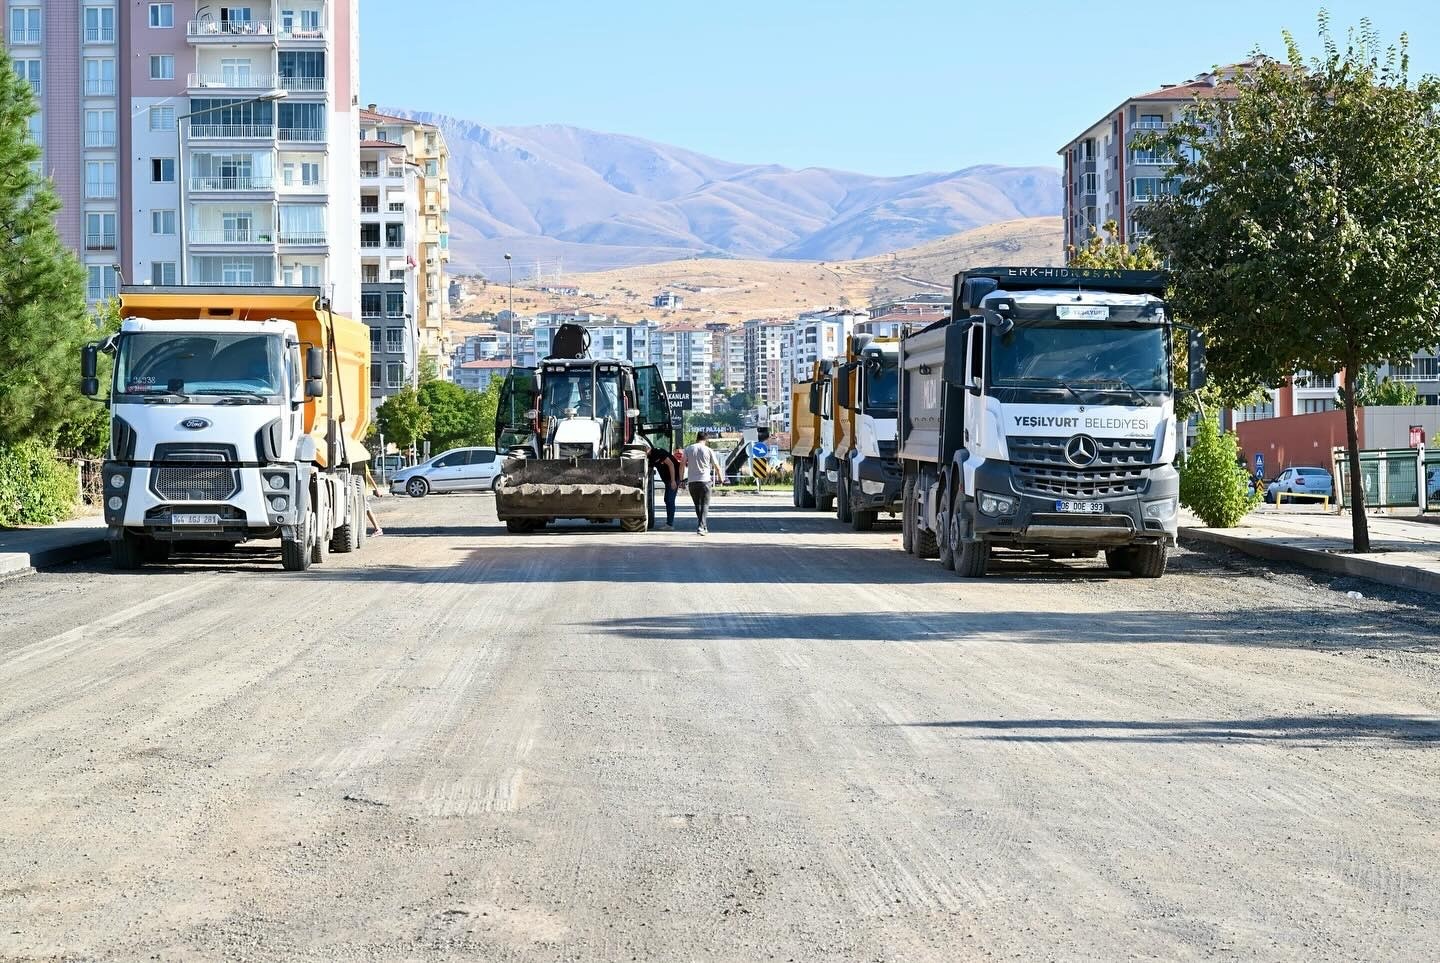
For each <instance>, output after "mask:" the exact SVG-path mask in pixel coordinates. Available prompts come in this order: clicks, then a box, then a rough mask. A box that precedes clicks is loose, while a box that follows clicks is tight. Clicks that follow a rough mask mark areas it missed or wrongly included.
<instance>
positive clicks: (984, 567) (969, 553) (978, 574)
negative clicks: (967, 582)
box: [955, 538, 990, 578]
mask: <svg viewBox="0 0 1440 963" xmlns="http://www.w3.org/2000/svg"><path fill="white" fill-rule="evenodd" d="M989 568H990V546H989V545H986V544H985V543H984V542H982V541H981V540H980V539H978V538H967V539H962V540H961V542H960V547H959V549H958V550H956V551H955V574H956V575H958V576H960V577H961V578H984V577H985V573H986V572H987V571H988V570H989Z"/></svg>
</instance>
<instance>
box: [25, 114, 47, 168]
mask: <svg viewBox="0 0 1440 963" xmlns="http://www.w3.org/2000/svg"><path fill="white" fill-rule="evenodd" d="M25 128H26V129H27V130H28V131H30V139H31V140H32V141H34V142H35V143H37V144H38V143H40V142H41V140H40V135H41V133H42V132H43V129H42V127H41V124H40V113H39V111H36V112H35V113H33V114H31V115H30V117H29V118H28V119H27V120H26V121H25ZM36 163H38V161H37V162H36Z"/></svg>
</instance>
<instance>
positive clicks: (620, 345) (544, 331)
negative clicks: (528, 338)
mask: <svg viewBox="0 0 1440 963" xmlns="http://www.w3.org/2000/svg"><path fill="white" fill-rule="evenodd" d="M538 317H540V318H547V317H548V318H554V317H556V316H555V315H540V316H538ZM560 317H562V318H564V319H565V320H558V321H557V320H545V321H541V320H537V321H536V324H535V352H536V355H537V356H538V357H541V358H547V357H549V356H550V345H551V342H552V340H553V339H554V337H555V332H556V331H558V330H559V329H560V325H561V324H577V323H580V324H584V326H585V328H586V329H587V330H588V331H589V332H590V354H591V356H592V357H595V358H610V359H613V360H615V361H631V362H634V363H635V364H649V363H650V338H651V334H652V331H653V329H654V325H652V324H651V323H650V322H649V321H618V320H615V319H613V318H609V319H604V320H603V321H602V323H599V324H595V323H589V324H585V323H584V322H580V321H571V320H569V318H570V317H576V316H574V315H561V316H560ZM588 317H600V318H604V316H603V315H588Z"/></svg>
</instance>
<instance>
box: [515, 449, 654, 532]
mask: <svg viewBox="0 0 1440 963" xmlns="http://www.w3.org/2000/svg"><path fill="white" fill-rule="evenodd" d="M503 472H504V473H503V474H502V475H501V476H500V480H499V482H498V484H497V485H496V486H495V513H496V514H497V515H498V516H499V517H500V520H501V521H502V522H503V521H509V520H510V519H554V518H583V519H588V520H590V521H616V520H622V521H623V520H626V519H639V518H646V517H647V516H648V514H649V510H650V503H649V497H648V493H649V489H648V485H647V483H648V481H649V477H648V476H649V464H648V463H647V462H646V460H645V459H644V458H598V459H596V458H582V459H569V458H508V459H506V461H505V464H504V466H503Z"/></svg>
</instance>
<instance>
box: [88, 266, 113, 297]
mask: <svg viewBox="0 0 1440 963" xmlns="http://www.w3.org/2000/svg"><path fill="white" fill-rule="evenodd" d="M85 274H86V279H85V297H86V298H88V299H89V300H91V301H103V300H105V299H106V298H113V297H115V295H116V294H118V293H119V284H118V279H117V277H116V273H115V267H114V266H113V265H110V264H91V265H90V266H88V267H87V268H86V269H85Z"/></svg>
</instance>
